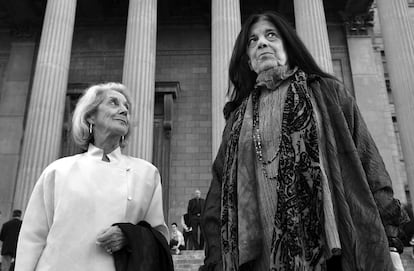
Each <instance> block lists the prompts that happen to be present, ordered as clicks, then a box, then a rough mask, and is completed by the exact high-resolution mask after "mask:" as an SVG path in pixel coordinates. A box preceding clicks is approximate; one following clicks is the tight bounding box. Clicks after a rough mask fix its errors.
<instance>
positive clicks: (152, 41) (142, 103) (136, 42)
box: [122, 0, 157, 161]
mask: <svg viewBox="0 0 414 271" xmlns="http://www.w3.org/2000/svg"><path fill="white" fill-rule="evenodd" d="M156 36H157V1H156V0H130V1H129V10H128V23H127V36H126V44H125V57H124V70H123V76H122V81H123V83H124V84H125V85H126V86H127V87H128V89H129V90H130V91H131V99H132V112H131V118H132V121H133V123H132V125H131V129H132V130H131V132H132V134H131V135H132V136H131V138H130V140H129V143H128V149H127V150H128V153H129V155H132V156H135V157H139V158H143V159H146V160H148V161H151V160H152V145H153V138H152V137H153V121H154V97H155V55H156Z"/></svg>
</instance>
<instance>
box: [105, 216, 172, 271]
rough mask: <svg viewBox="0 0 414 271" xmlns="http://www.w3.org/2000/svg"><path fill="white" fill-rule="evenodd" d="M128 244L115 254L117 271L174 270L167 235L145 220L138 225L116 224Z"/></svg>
mask: <svg viewBox="0 0 414 271" xmlns="http://www.w3.org/2000/svg"><path fill="white" fill-rule="evenodd" d="M115 225H116V226H118V227H119V228H120V229H121V230H122V232H123V233H124V235H125V237H126V239H127V241H128V244H127V245H126V246H125V247H124V248H122V249H121V250H119V251H117V252H115V253H114V254H113V256H114V260H115V269H116V271H155V270H162V271H173V270H174V266H173V261H172V257H171V253H170V248H169V246H168V243H167V240H165V237H164V236H163V235H162V234H161V233H160V232H159V231H157V230H156V229H154V228H152V227H151V225H150V224H148V223H147V222H145V221H141V222H139V223H138V224H137V225H133V224H131V223H118V224H115Z"/></svg>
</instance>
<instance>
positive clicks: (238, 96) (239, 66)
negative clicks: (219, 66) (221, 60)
mask: <svg viewBox="0 0 414 271" xmlns="http://www.w3.org/2000/svg"><path fill="white" fill-rule="evenodd" d="M260 20H266V21H269V22H270V23H272V24H273V25H274V26H275V27H276V29H277V30H278V31H279V33H280V35H281V37H282V40H283V43H284V48H285V50H286V54H287V58H288V63H289V65H290V66H291V67H295V66H297V67H298V68H300V69H302V70H303V71H304V72H305V73H307V74H313V75H319V76H321V77H328V78H333V79H335V77H334V76H332V75H330V74H328V73H326V72H324V71H323V70H322V69H321V68H320V67H319V66H318V64H316V61H315V60H314V58H313V57H312V55H311V54H310V52H309V51H308V49H307V48H306V46H305V44H303V42H302V40H301V39H300V38H299V36H298V35H297V34H296V31H295V30H294V29H293V28H292V27H291V26H290V25H289V23H288V22H287V21H286V20H285V19H284V18H283V17H282V16H281V15H279V14H277V13H276V12H273V11H266V12H263V13H258V14H253V15H251V16H250V17H249V18H248V19H247V20H246V21H245V22H244V24H243V26H242V28H241V30H240V33H239V35H238V36H237V39H236V43H235V44H234V48H233V53H232V56H231V59H230V65H229V80H230V82H231V83H232V84H233V85H232V86H231V84H229V85H230V86H229V89H228V95H229V96H230V102H229V103H228V104H226V106H225V108H224V115H225V116H226V118H227V116H228V113H229V111H230V112H231V111H233V110H234V109H235V108H236V107H237V106H239V105H240V104H241V102H242V101H243V99H245V98H246V97H248V96H249V95H250V92H251V91H252V90H253V87H254V84H255V82H256V78H257V74H256V73H255V72H254V71H252V70H250V67H249V64H248V60H249V57H248V56H247V54H246V51H247V41H248V39H249V32H250V28H251V27H252V26H253V24H255V23H256V22H258V21H260Z"/></svg>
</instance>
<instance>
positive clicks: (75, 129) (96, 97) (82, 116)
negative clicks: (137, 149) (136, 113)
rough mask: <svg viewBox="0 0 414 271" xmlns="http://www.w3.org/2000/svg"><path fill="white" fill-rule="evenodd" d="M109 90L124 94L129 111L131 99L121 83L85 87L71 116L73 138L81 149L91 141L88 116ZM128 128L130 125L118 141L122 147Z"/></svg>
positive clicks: (126, 137) (124, 143)
mask: <svg viewBox="0 0 414 271" xmlns="http://www.w3.org/2000/svg"><path fill="white" fill-rule="evenodd" d="M111 90H114V91H117V92H119V93H121V94H122V95H124V96H125V98H126V100H127V102H128V104H129V111H130V110H131V99H130V98H129V93H128V90H127V88H126V87H125V86H124V85H123V84H121V83H114V82H110V83H104V84H97V85H93V86H91V87H89V88H88V89H86V90H85V91H84V93H83V95H82V97H81V98H80V99H79V101H78V103H77V104H76V107H75V111H74V112H73V117H72V136H73V140H74V141H75V143H76V144H77V145H79V146H80V147H81V148H83V149H87V148H88V145H89V143H93V134H90V133H89V122H88V118H89V117H91V116H92V115H93V114H95V113H96V110H97V109H98V106H99V105H100V104H101V103H102V102H103V100H104V99H105V97H106V94H107V93H108V92H109V91H111ZM130 112H131V111H130ZM129 123H131V122H129ZM130 128H131V127H129V129H128V132H127V134H126V135H125V139H124V140H121V141H120V142H119V145H120V146H121V147H122V148H123V147H125V146H126V143H127V140H128V138H129V135H130V131H131V129H130Z"/></svg>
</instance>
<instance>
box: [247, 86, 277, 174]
mask: <svg viewBox="0 0 414 271" xmlns="http://www.w3.org/2000/svg"><path fill="white" fill-rule="evenodd" d="M275 91H278V101H279V106H280V107H281V108H282V103H281V102H280V91H281V90H280V88H278V89H276V90H275ZM259 98H260V89H255V90H254V92H253V94H252V105H253V142H254V148H255V152H256V157H257V159H258V160H259V162H260V163H261V164H262V172H263V175H264V177H265V179H267V180H276V178H277V175H278V173H276V176H269V174H268V172H267V169H266V168H267V166H268V165H270V164H271V163H273V162H274V161H275V160H276V158H277V157H278V156H279V150H280V142H281V134H282V133H281V131H280V133H279V137H278V140H277V144H278V147H277V150H276V151H275V153H274V155H272V156H271V158H270V159H265V158H264V155H263V141H262V138H261V135H260V128H259V127H260V126H259V120H260V114H259V104H260V100H259ZM281 111H282V110H281ZM282 117H283V115H282V112H281V114H280V118H281V119H282Z"/></svg>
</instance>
